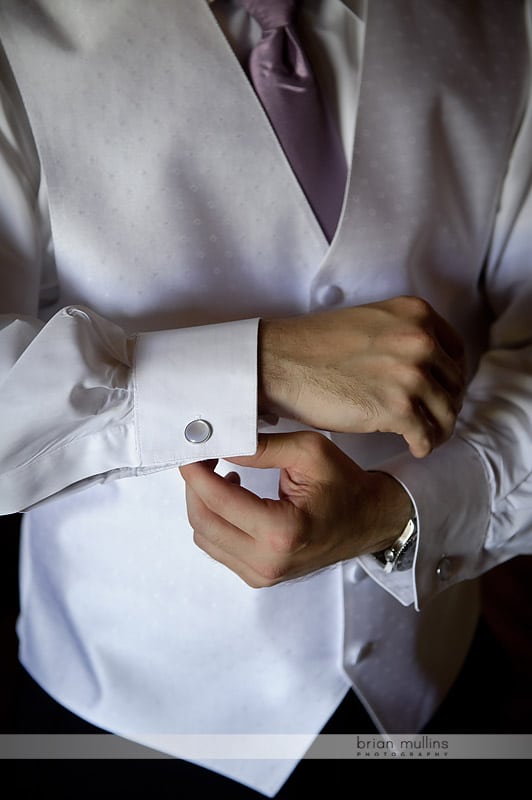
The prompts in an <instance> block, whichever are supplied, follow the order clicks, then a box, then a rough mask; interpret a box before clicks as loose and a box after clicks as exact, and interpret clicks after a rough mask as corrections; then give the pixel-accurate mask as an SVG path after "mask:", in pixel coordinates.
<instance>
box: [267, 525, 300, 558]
mask: <svg viewBox="0 0 532 800" xmlns="http://www.w3.org/2000/svg"><path fill="white" fill-rule="evenodd" d="M305 540H306V536H305V531H304V529H303V526H302V525H301V524H299V523H298V522H297V521H295V522H293V523H291V524H290V523H288V524H286V526H285V527H284V528H283V529H282V530H275V531H272V532H271V533H270V536H269V539H268V543H269V546H270V549H271V550H272V552H274V553H278V554H280V555H291V554H292V553H295V552H296V551H297V550H299V548H300V547H301V546H302V545H303V544H304V543H305Z"/></svg>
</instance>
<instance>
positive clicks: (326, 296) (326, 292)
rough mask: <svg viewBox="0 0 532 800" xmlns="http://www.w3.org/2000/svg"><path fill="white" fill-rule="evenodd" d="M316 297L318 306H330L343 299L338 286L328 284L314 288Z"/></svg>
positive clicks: (336, 304) (337, 303)
mask: <svg viewBox="0 0 532 800" xmlns="http://www.w3.org/2000/svg"><path fill="white" fill-rule="evenodd" d="M316 299H317V301H318V303H319V304H320V306H325V307H327V308H331V307H332V306H338V305H340V303H341V302H342V300H343V299H344V293H343V291H342V290H341V289H340V287H339V286H335V285H334V284H329V285H328V286H320V287H318V289H317V290H316Z"/></svg>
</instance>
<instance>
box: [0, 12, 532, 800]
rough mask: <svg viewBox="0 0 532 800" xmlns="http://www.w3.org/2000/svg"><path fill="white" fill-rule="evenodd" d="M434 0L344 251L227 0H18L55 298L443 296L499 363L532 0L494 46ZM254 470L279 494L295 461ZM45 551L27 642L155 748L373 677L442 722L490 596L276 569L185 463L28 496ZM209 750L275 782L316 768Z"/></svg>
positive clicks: (31, 531) (391, 40)
mask: <svg viewBox="0 0 532 800" xmlns="http://www.w3.org/2000/svg"><path fill="white" fill-rule="evenodd" d="M427 5H428V4H427V3H426V2H425V0H419V2H409V3H403V2H397V1H396V0H373V2H370V3H369V19H368V23H367V33H366V44H365V54H364V68H363V79H362V87H361V99H360V107H359V112H358V122H357V131H356V137H355V147H354V153H353V163H352V169H351V174H350V183H349V188H348V192H347V196H346V201H345V206H344V210H343V215H342V219H341V223H340V227H339V230H338V232H337V235H336V237H335V239H334V241H333V243H332V245H331V246H330V247H329V246H328V245H327V242H326V241H325V240H324V237H323V235H322V233H321V230H320V228H319V225H318V224H317V222H316V220H315V219H314V217H313V214H312V212H311V210H310V208H309V206H308V204H307V202H306V200H305V198H304V196H303V194H302V192H301V190H300V188H299V186H298V184H297V182H296V180H295V179H294V177H293V175H292V173H291V171H290V168H289V166H288V165H287V163H286V160H285V158H284V156H283V154H282V151H281V150H280V148H279V146H278V144H277V141H276V139H275V137H274V135H273V134H272V132H271V129H270V127H269V125H268V123H267V120H266V118H265V116H264V113H263V112H262V109H261V107H260V105H259V103H258V101H257V99H256V97H255V95H254V93H253V91H252V89H251V87H250V85H249V83H248V81H247V79H246V77H245V75H244V73H243V71H242V69H241V67H240V65H239V63H238V62H237V60H236V59H235V57H234V55H233V53H232V52H231V50H230V48H229V46H228V44H227V42H226V41H225V39H224V38H223V35H222V34H221V32H220V30H219V29H218V27H217V26H216V24H215V22H214V20H213V17H212V15H211V12H210V10H209V8H208V5H207V4H206V3H202V2H197V0H196V1H195V2H172V1H171V0H151V2H144V0H115V1H114V2H103V1H102V0H99V1H98V2H83V1H82V0H68V2H67V0H40V1H37V2H33V3H31V4H28V3H21V2H18V1H17V0H0V30H1V32H2V41H3V43H4V45H5V48H6V51H7V54H8V57H9V59H10V62H11V65H12V67H13V71H14V74H15V77H16V79H17V81H18V83H19V86H20V90H21V93H22V96H23V98H24V102H25V104H26V108H27V109H28V114H29V117H30V121H31V124H32V128H33V131H34V135H35V139H36V143H37V147H38V151H39V154H40V157H41V160H42V165H43V169H44V172H45V175H46V179H47V183H48V188H49V194H50V210H51V219H52V227H53V239H54V247H55V256H56V263H57V270H58V277H59V283H60V287H61V296H60V298H59V300H58V303H57V306H56V307H57V308H59V307H62V306H64V305H66V304H83V305H86V306H88V307H90V308H92V309H94V310H95V311H97V312H98V313H100V314H101V315H103V316H105V317H107V318H109V319H111V320H113V321H115V322H116V323H118V324H120V325H122V326H123V327H124V328H125V329H126V330H128V331H131V332H133V331H138V330H155V329H164V328H173V327H182V326H186V325H188V324H198V323H208V322H219V321H225V320H232V319H237V318H247V317H254V316H261V315H264V316H265V315H273V314H275V315H281V314H289V313H301V312H307V311H309V310H311V309H315V308H319V307H322V306H323V304H327V303H330V304H337V305H357V304H360V303H365V302H368V301H372V300H377V299H383V298H384V297H390V296H394V295H399V294H404V293H409V294H419V295H422V296H424V297H425V298H426V299H427V300H429V302H431V303H432V304H433V305H434V307H435V308H436V309H437V310H438V311H439V312H440V313H441V314H442V315H443V316H444V317H446V318H448V319H449V320H450V321H451V322H452V323H453V324H454V325H455V326H456V327H457V328H458V329H459V330H461V331H462V332H463V333H464V334H465V335H466V337H467V339H468V342H469V344H470V352H469V362H470V364H471V365H472V366H474V365H475V363H476V361H477V360H478V357H479V353H480V352H481V348H482V346H483V337H484V333H485V331H486V320H485V318H484V316H483V311H482V307H481V298H480V296H479V293H478V287H477V283H478V278H479V274H480V271H481V269H482V265H483V262H484V258H485V255H486V249H487V246H488V243H489V234H490V231H491V227H492V223H493V219H494V214H495V211H496V207H495V200H496V198H497V195H498V191H499V189H500V185H501V180H502V177H503V170H504V168H505V164H506V159H507V156H508V152H509V147H510V144H511V139H512V136H513V134H514V132H515V129H516V125H517V122H518V117H519V111H520V102H521V96H522V91H523V86H524V68H523V63H522V62H523V58H524V38H523V37H524V32H523V31H522V30H521V29H520V27H519V22H520V18H519V4H518V3H515V4H514V3H505V4H502V3H500V4H497V3H495V2H481V3H479V4H478V5H479V6H481V7H482V8H485V11H486V14H485V19H483V21H482V28H483V30H482V42H483V47H479V46H478V42H477V38H476V37H477V36H479V35H480V34H479V32H478V29H477V28H476V27H475V26H473V25H471V24H470V23H471V21H470V19H469V11H468V9H469V7H470V5H469V4H460V3H456V2H445V0H434V2H431V3H430V11H427ZM497 5H499V9H500V7H501V6H503V5H504V12H502V11H500V10H497ZM492 12H493V13H492ZM477 17H478V18H482V13H481V12H479V13H478V15H475V18H477ZM420 25H422V27H423V26H424V35H423V38H422V39H418V40H416V41H414V42H412V39H411V35H412V31H413V30H415V29H418V28H419V26H420ZM510 39H512V40H513V42H514V44H513V46H512V47H511V48H508V49H505V48H504V47H501V45H504V43H506V42H508V41H509V40H510ZM509 72H510V74H513V75H514V76H515V82H514V83H513V84H512V85H508V84H507V82H506V76H507V75H508V73H509ZM493 97H496V98H497V103H491V102H490V101H491V99H492V98H493ZM232 283H234V284H237V283H238V284H239V285H240V286H243V287H245V292H241V293H240V294H239V299H238V300H237V299H235V297H234V296H232V294H231V291H230V287H231V284H232ZM242 298H244V299H242ZM54 310H55V309H51V310H47V311H46V316H49V314H50V313H52V312H53V311H54ZM333 438H334V439H336V440H337V441H338V442H339V443H341V445H342V447H344V448H345V449H346V450H347V451H348V452H349V453H350V454H351V455H352V456H353V457H354V458H355V459H356V460H358V461H359V462H360V463H361V464H364V465H371V464H375V463H378V462H379V461H380V460H381V459H383V458H387V457H389V456H391V455H393V454H394V453H396V452H398V451H400V450H402V445H401V444H400V443H399V442H398V440H397V439H396V438H395V437H391V436H390V437H387V436H374V437H358V436H349V437H347V436H338V437H333ZM249 482H250V485H251V486H252V487H254V488H255V489H256V490H257V491H258V492H262V493H264V494H269V493H273V494H274V493H275V485H276V484H275V475H274V474H266V475H263V474H261V475H260V476H256V475H254V474H253V475H251V476H249ZM21 557H22V567H23V572H22V580H21V604H22V612H21V617H20V620H19V629H18V630H19V635H20V640H21V651H20V652H21V658H22V661H23V663H25V665H26V666H27V668H28V669H29V671H30V672H31V673H32V674H33V675H34V677H35V678H36V679H37V680H38V681H39V682H40V683H41V684H42V685H43V686H44V688H45V689H47V690H48V691H49V692H50V693H51V694H52V695H53V696H55V697H56V698H57V699H59V701H60V702H62V703H63V704H64V705H66V706H67V707H69V708H71V709H72V710H73V711H74V712H76V713H77V714H80V715H81V716H83V717H85V718H87V719H88V720H90V721H91V722H93V723H94V724H96V725H99V726H101V727H104V728H106V729H109V730H111V731H113V732H116V733H119V734H122V735H124V736H127V737H131V738H133V739H135V740H137V741H141V742H146V743H150V741H153V739H151V738H150V736H151V735H155V734H161V733H268V734H270V733H309V734H311V735H314V734H316V733H317V732H318V731H319V730H320V728H321V727H322V725H323V724H324V723H325V722H326V720H327V718H328V717H329V715H330V714H331V713H332V711H333V710H334V708H335V707H336V705H337V703H338V702H339V701H340V700H341V699H342V697H343V695H344V694H345V691H346V689H347V687H348V686H350V685H351V684H353V685H354V687H355V689H356V690H357V692H358V693H359V695H360V696H361V697H362V698H363V700H364V702H365V703H366V705H367V707H368V709H369V710H370V712H371V713H372V715H373V716H374V718H375V720H376V722H377V724H378V726H379V727H380V728H381V729H383V730H387V731H400V732H413V731H417V730H419V729H420V727H422V726H423V725H424V724H425V723H426V722H427V720H428V718H429V717H430V715H431V714H432V712H433V710H434V708H435V706H436V704H437V703H438V702H439V701H440V699H441V697H442V695H443V693H444V692H445V691H446V689H447V688H448V686H449V684H450V682H451V681H452V680H453V678H454V677H455V675H456V673H457V671H458V669H459V667H460V664H461V662H462V659H463V657H464V653H465V651H466V649H467V647H468V644H469V641H470V639H471V635H472V631H473V629H474V625H475V621H476V615H477V604H476V588H475V585H474V583H464V584H461V585H460V586H458V587H455V588H454V589H453V590H449V591H447V592H445V593H442V594H440V595H438V597H437V598H435V600H434V601H433V602H432V603H431V604H429V605H428V606H427V607H426V608H425V609H424V610H423V611H422V612H419V613H418V612H416V611H415V610H414V609H413V608H412V607H408V608H405V607H403V606H401V605H400V604H399V603H398V602H397V601H396V600H395V599H394V598H393V597H391V596H390V595H389V594H387V593H386V592H385V591H384V590H383V589H382V588H380V587H379V586H377V585H376V584H375V583H374V582H373V581H372V580H371V579H370V578H367V577H366V578H364V577H363V574H362V576H361V575H360V570H359V571H358V573H357V574H356V575H354V574H353V564H350V565H346V566H345V567H343V568H342V567H337V568H334V569H330V570H328V571H325V572H322V573H320V574H317V575H315V576H313V577H312V578H310V579H307V580H305V581H299V582H295V583H293V584H287V585H281V586H278V587H275V588H274V589H269V590H261V591H254V590H251V589H249V588H248V587H247V586H245V585H244V584H243V583H242V582H241V581H240V580H239V579H238V578H236V577H235V576H234V575H233V574H232V573H230V572H228V571H227V570H226V569H225V568H223V567H221V566H219V565H218V564H216V563H214V562H213V561H211V560H210V559H208V558H207V557H206V556H205V555H204V554H203V553H201V552H200V551H198V550H197V549H196V548H195V547H194V545H193V543H192V539H191V535H190V529H189V526H188V523H187V521H186V512H185V507H184V496H183V491H182V487H181V485H180V483H179V477H178V476H176V472H175V471H174V470H170V471H168V472H162V473H158V474H156V475H152V476H150V477H147V478H143V479H135V478H129V479H124V480H120V481H115V482H113V483H110V484H104V485H101V486H98V487H96V488H93V489H88V490H87V491H85V492H83V493H81V494H78V495H75V496H73V497H68V496H67V497H65V498H63V499H58V500H57V501H54V502H53V503H49V504H47V505H44V506H42V507H41V508H37V509H35V510H34V511H32V512H29V513H28V514H27V515H26V520H25V531H24V537H23V542H22V555H21ZM177 754H179V753H177ZM200 761H202V762H203V763H209V762H208V760H201V759H200ZM212 766H213V768H214V769H217V770H219V771H222V772H227V774H229V775H231V776H232V777H235V778H236V779H237V780H242V781H243V782H245V783H249V785H251V786H254V787H255V788H257V789H258V790H259V791H263V792H265V793H270V794H272V793H273V792H275V791H276V789H277V788H278V786H279V785H280V784H281V783H282V782H283V781H284V779H285V778H286V776H287V774H288V773H289V772H290V770H291V769H292V767H293V763H292V762H291V761H289V760H287V761H277V762H273V763H270V762H267V761H264V762H248V761H245V760H241V761H238V760H235V761H234V762H225V763H218V764H214V765H212Z"/></svg>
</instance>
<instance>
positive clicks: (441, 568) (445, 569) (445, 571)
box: [436, 556, 451, 581]
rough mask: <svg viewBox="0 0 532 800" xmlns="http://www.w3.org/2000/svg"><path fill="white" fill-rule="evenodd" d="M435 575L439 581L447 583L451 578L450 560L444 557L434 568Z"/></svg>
mask: <svg viewBox="0 0 532 800" xmlns="http://www.w3.org/2000/svg"><path fill="white" fill-rule="evenodd" d="M436 575H437V576H438V578H439V579H440V581H448V580H449V578H450V577H451V559H450V558H447V557H446V556H445V557H444V558H442V559H441V560H440V562H439V564H438V566H437V567H436Z"/></svg>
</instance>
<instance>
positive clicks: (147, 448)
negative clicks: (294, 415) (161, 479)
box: [135, 319, 259, 471]
mask: <svg viewBox="0 0 532 800" xmlns="http://www.w3.org/2000/svg"><path fill="white" fill-rule="evenodd" d="M258 322H259V320H258V319H247V320H239V321H236V322H227V323H221V324H217V325H202V326H198V327H193V328H182V329H177V330H170V331H156V332H150V333H141V334H138V336H137V338H136V347H135V413H136V432H137V447H138V452H139V460H140V466H141V468H143V470H144V471H146V470H147V469H148V470H149V469H150V468H153V469H154V470H156V469H160V468H162V467H164V466H165V465H171V464H176V465H179V464H186V463H190V462H192V461H203V460H204V459H207V458H227V457H230V456H237V455H252V454H253V453H255V451H256V449H257V336H258Z"/></svg>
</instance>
